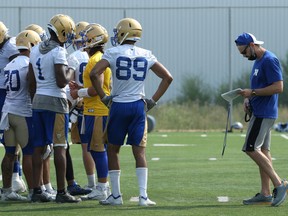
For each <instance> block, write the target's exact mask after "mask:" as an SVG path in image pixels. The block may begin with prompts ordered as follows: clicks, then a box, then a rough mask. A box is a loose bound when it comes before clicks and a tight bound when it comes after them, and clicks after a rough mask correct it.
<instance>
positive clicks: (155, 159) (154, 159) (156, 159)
mask: <svg viewBox="0 0 288 216" xmlns="http://www.w3.org/2000/svg"><path fill="white" fill-rule="evenodd" d="M151 160H152V161H159V160H160V158H151Z"/></svg>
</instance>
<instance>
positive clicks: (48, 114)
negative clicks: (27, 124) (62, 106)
mask: <svg viewBox="0 0 288 216" xmlns="http://www.w3.org/2000/svg"><path fill="white" fill-rule="evenodd" d="M33 127H34V133H35V134H34V135H35V139H34V147H40V146H46V145H50V144H53V145H54V146H55V147H57V146H63V147H65V148H66V147H67V137H68V127H69V114H68V113H67V114H63V113H56V112H53V111H48V110H33Z"/></svg>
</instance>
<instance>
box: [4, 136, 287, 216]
mask: <svg viewBox="0 0 288 216" xmlns="http://www.w3.org/2000/svg"><path fill="white" fill-rule="evenodd" d="M283 135H284V136H283ZM223 137H224V133H222V132H211V133H210V132H206V133H200V132H169V133H163V132H162V133H160V132H153V133H150V134H149V137H148V147H147V159H148V164H149V181H148V194H149V197H150V198H151V199H152V200H153V201H156V202H157V206H155V207H146V208H144V207H139V206H137V202H131V201H129V200H130V198H131V197H136V196H138V188H137V179H136V175H135V163H134V159H133V157H132V154H131V147H129V146H125V147H123V148H122V150H121V168H122V169H121V170H122V171H121V173H122V174H121V191H122V193H123V200H124V204H123V206H117V207H116V206H100V205H99V204H98V202H97V201H83V202H81V203H78V204H56V203H43V204H42V203H36V204H30V203H19V202H0V215H5V216H8V215H13V216H14V215H21V216H25V215H29V216H33V215H37V216H43V215H50V216H53V215H69V216H72V215H77V216H79V215H81V216H82V215H84V216H89V215H93V216H95V215H99V216H105V215H110V216H111V215H117V216H124V215H125V216H127V215H129V216H134V215H135V216H136V215H137V216H142V215H143V216H146V215H147V216H148V215H149V216H151V215H153V216H158V215H159V216H160V215H161V216H162V215H163V216H164V215H165V216H170V215H171V216H172V215H173V216H174V215H175V216H176V215H177V216H184V215H195V216H202V215H203V216H208V215H217V216H220V215H221V216H243V215H247V216H248V215H249V216H253V215H255V216H256V215H257V216H259V215H287V212H288V200H287V201H285V202H284V203H283V204H282V205H281V206H279V207H276V208H275V207H270V206H244V205H242V200H243V199H244V198H248V197H250V196H254V195H255V194H256V193H257V192H259V190H260V182H259V174H258V169H257V167H256V165H255V164H254V163H253V162H252V161H251V160H250V159H249V158H248V157H247V156H246V155H245V154H244V153H243V152H242V151H241V147H242V144H243V141H244V134H243V133H240V132H239V131H235V132H233V133H229V134H228V140H227V148H226V152H225V155H224V157H223V158H222V157H221V151H222V144H223ZM160 144H161V145H160ZM166 144H167V145H166ZM168 144H169V145H168ZM3 153H4V151H3V148H0V158H1V159H2V157H3ZM71 154H72V157H73V162H74V169H75V176H76V179H77V181H78V183H79V184H81V185H84V184H86V176H85V174H84V168H83V164H82V159H81V150H80V146H78V145H72V146H71ZM272 155H273V157H274V158H275V160H274V167H275V169H276V171H277V172H278V174H279V175H280V176H281V177H282V178H286V177H287V175H288V168H287V164H288V163H287V162H288V140H287V137H286V136H285V134H280V133H276V132H273V136H272ZM51 172H52V176H54V168H53V169H52V170H51ZM52 182H53V184H54V186H55V178H54V177H53V178H52ZM1 185H2V183H1ZM221 199H222V200H224V202H220V201H219V200H221Z"/></svg>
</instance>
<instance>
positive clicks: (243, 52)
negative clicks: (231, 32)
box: [241, 44, 249, 55]
mask: <svg viewBox="0 0 288 216" xmlns="http://www.w3.org/2000/svg"><path fill="white" fill-rule="evenodd" d="M248 47H249V44H248V45H247V46H246V47H245V49H244V50H243V51H242V52H241V54H242V55H246V50H247V48H248Z"/></svg>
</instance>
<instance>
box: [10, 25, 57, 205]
mask: <svg viewBox="0 0 288 216" xmlns="http://www.w3.org/2000/svg"><path fill="white" fill-rule="evenodd" d="M25 30H32V31H35V32H36V33H37V34H38V35H39V36H40V38H41V41H45V40H47V39H48V36H47V33H46V31H45V30H44V29H43V28H42V27H41V26H39V25H37V24H30V25H28V26H27V27H26V28H25ZM52 154H53V145H47V146H46V152H45V153H44V154H43V180H42V183H41V188H42V190H43V191H45V192H46V193H48V194H50V196H51V199H52V200H55V198H56V194H57V191H56V190H54V188H53V187H52V184H51V181H50V156H51V155H52ZM12 185H13V184H12ZM29 198H30V197H29Z"/></svg>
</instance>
